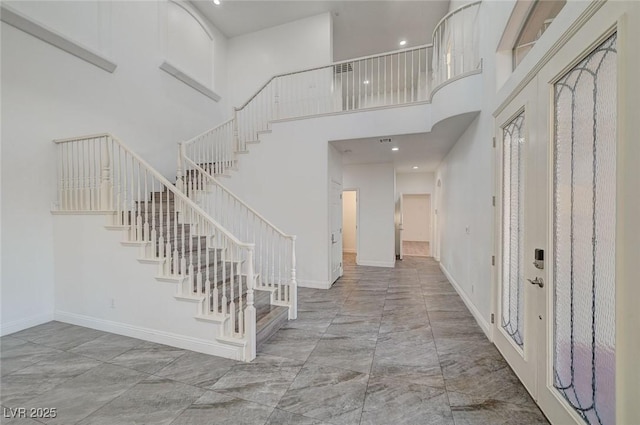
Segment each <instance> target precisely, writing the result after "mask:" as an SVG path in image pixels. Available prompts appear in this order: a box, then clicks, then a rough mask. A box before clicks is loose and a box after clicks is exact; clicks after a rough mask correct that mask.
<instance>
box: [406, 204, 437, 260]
mask: <svg viewBox="0 0 640 425" xmlns="http://www.w3.org/2000/svg"><path fill="white" fill-rule="evenodd" d="M403 196H428V199H429V223H428V224H429V241H428V242H429V254H431V255H429V256H428V257H433V239H434V235H433V220H434V218H433V217H434V212H433V211H434V206H433V205H434V204H433V198H434V196H433V194H432V193H430V192H407V193H404V192H402V193H400V224H404V217H403V214H404V201H403V200H402V197H403ZM398 237H399V238H400V252H401V253H402V231H400V232H399V233H398ZM401 255H402V254H401ZM400 259H402V256H401V257H400Z"/></svg>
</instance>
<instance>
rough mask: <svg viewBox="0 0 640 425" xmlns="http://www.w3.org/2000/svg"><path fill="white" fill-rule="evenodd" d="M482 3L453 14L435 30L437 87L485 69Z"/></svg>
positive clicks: (434, 62)
mask: <svg viewBox="0 0 640 425" xmlns="http://www.w3.org/2000/svg"><path fill="white" fill-rule="evenodd" d="M481 3H482V2H481V1H477V2H474V3H468V4H465V5H463V6H460V7H459V8H457V9H455V10H452V11H451V12H449V13H448V14H447V15H446V16H445V17H444V18H442V19H441V20H440V22H438V25H436V28H435V29H434V31H433V62H432V66H433V69H432V75H433V87H434V88H437V87H438V86H440V85H442V84H444V83H446V82H447V81H449V80H452V79H454V78H457V77H460V76H461V75H465V74H467V73H470V72H473V71H476V70H478V69H481V67H482V62H481V60H480V50H479V37H480V32H479V28H480V27H479V25H478V13H479V11H480V4H481Z"/></svg>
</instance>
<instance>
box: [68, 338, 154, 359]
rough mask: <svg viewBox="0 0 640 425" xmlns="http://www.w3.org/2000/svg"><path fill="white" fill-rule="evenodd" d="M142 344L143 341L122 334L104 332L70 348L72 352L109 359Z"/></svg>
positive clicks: (94, 357)
mask: <svg viewBox="0 0 640 425" xmlns="http://www.w3.org/2000/svg"><path fill="white" fill-rule="evenodd" d="M142 344H143V341H141V340H139V339H135V338H129V337H126V336H122V335H116V334H106V335H103V336H101V337H98V338H96V339H94V340H91V341H89V342H85V343H84V344H82V345H78V346H77V347H75V348H72V349H71V350H70V351H71V352H72V353H76V354H81V355H83V356H87V357H91V358H93V359H98V360H102V361H108V360H111V359H112V358H114V357H117V356H119V355H120V354H122V353H124V352H126V351H129V350H130V349H132V348H135V347H138V346H140V345H142Z"/></svg>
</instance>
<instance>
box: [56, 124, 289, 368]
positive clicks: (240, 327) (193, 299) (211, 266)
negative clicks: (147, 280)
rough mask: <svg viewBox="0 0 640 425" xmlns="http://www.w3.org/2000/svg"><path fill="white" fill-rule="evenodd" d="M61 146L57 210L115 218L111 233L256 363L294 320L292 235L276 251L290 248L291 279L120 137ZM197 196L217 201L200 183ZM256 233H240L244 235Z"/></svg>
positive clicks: (66, 141) (197, 316)
mask: <svg viewBox="0 0 640 425" xmlns="http://www.w3.org/2000/svg"><path fill="white" fill-rule="evenodd" d="M55 143H56V144H57V145H58V155H59V166H58V200H57V206H58V209H59V210H61V211H66V212H74V211H75V212H84V211H103V212H107V213H109V214H108V217H109V223H107V225H106V228H107V229H108V230H112V231H119V232H121V233H122V234H123V241H122V242H121V243H122V245H124V246H128V247H134V248H136V249H138V252H139V255H138V261H139V262H141V263H145V264H155V265H156V266H157V269H156V270H157V271H156V273H155V276H154V277H155V279H156V280H157V281H159V282H164V283H170V284H173V285H175V287H176V291H175V299H176V300H177V302H184V303H191V304H194V311H193V317H194V320H198V321H201V322H207V323H210V324H211V326H212V335H215V339H216V340H217V341H218V342H219V343H221V344H227V345H229V346H232V347H236V348H239V349H240V351H241V353H242V354H241V355H240V356H239V357H240V359H241V360H245V361H251V360H252V359H253V358H255V355H256V349H257V347H258V346H259V345H261V344H262V343H263V342H264V341H266V340H267V339H268V338H269V337H270V336H271V335H273V334H274V333H275V332H276V331H277V330H278V329H279V328H280V327H281V326H282V325H283V324H284V323H285V322H286V321H287V320H288V319H294V318H295V312H296V308H295V304H296V293H297V291H296V283H295V256H294V255H293V252H294V250H295V242H294V241H295V238H294V237H291V236H287V241H290V242H291V244H289V245H287V246H285V245H272V246H274V247H276V246H277V249H279V251H278V252H277V261H278V264H283V263H284V262H283V258H282V255H283V252H284V251H283V250H284V249H286V248H288V251H287V252H288V253H289V254H290V255H291V257H290V259H289V261H288V262H287V269H286V271H287V272H288V275H287V276H284V275H283V274H282V272H283V271H285V269H284V268H281V267H280V268H276V262H275V261H276V252H275V251H273V253H271V254H270V256H268V257H267V256H264V255H256V245H257V244H256V243H255V242H254V239H250V238H245V240H252V242H251V243H247V242H242V241H241V240H240V239H239V238H237V237H236V236H235V234H234V233H232V232H230V231H229V230H228V229H227V228H225V227H224V226H222V225H221V224H220V223H218V222H217V221H216V220H215V219H213V218H212V217H211V215H210V214H209V213H208V212H207V211H205V210H204V209H202V208H201V207H199V206H198V205H197V204H196V203H195V202H194V201H193V200H192V199H190V198H189V197H188V196H187V195H186V194H185V193H183V192H182V190H180V188H181V186H183V184H182V182H181V180H180V179H178V182H177V183H178V184H177V185H174V184H172V183H170V182H169V181H168V180H166V179H165V178H164V177H163V176H162V175H161V174H160V173H159V172H157V171H156V170H154V169H153V168H152V167H151V166H150V165H149V164H147V163H146V162H145V161H144V160H143V159H142V158H140V157H139V156H138V155H137V154H136V153H135V152H133V151H131V150H130V149H129V148H128V147H127V146H126V145H124V144H123V143H122V142H121V141H120V140H118V139H117V138H115V137H114V136H112V135H110V134H98V135H93V136H86V137H79V138H72V139H64V140H56V141H55ZM190 194H191V195H192V196H197V197H198V198H199V199H205V198H209V197H210V194H211V187H210V185H207V184H204V183H202V184H200V185H199V186H193V185H192V187H191V189H190ZM227 212H228V211H227ZM248 229H249V227H248V225H245V227H244V228H243V229H240V228H238V227H236V228H235V230H236V231H240V230H244V232H238V233H236V234H238V235H245V236H246V235H247V230H248ZM265 236H266V234H264V235H262V238H263V240H261V241H258V244H259V243H261V242H266V239H265ZM272 242H273V241H272ZM256 265H258V267H259V268H258V270H260V271H258V272H256ZM263 265H264V267H263ZM276 270H277V272H278V278H274V277H275V276H274V275H273V272H275V271H276ZM261 272H262V273H261ZM270 272H271V273H272V275H269V273H270ZM167 314H171V312H167Z"/></svg>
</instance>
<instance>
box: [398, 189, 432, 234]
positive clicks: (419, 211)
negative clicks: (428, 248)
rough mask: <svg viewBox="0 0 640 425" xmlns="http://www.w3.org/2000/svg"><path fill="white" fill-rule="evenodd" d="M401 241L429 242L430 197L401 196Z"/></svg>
mask: <svg viewBox="0 0 640 425" xmlns="http://www.w3.org/2000/svg"><path fill="white" fill-rule="evenodd" d="M402 217H403V221H402V240H404V241H416V242H429V241H430V240H431V195H402Z"/></svg>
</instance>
